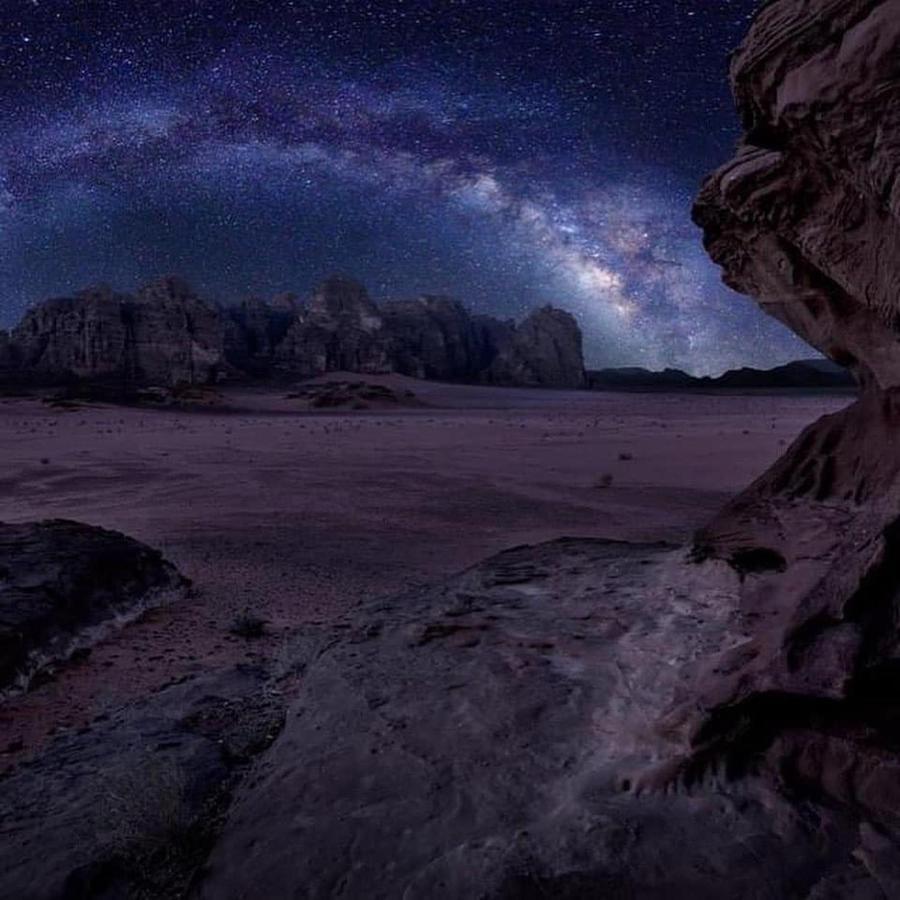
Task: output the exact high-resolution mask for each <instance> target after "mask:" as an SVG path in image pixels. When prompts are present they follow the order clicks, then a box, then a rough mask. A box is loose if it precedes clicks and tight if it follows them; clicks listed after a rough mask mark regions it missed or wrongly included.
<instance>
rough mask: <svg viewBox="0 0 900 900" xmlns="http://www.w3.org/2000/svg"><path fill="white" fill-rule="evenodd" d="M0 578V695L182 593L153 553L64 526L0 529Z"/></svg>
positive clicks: (113, 536) (99, 532) (98, 532)
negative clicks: (119, 624)
mask: <svg viewBox="0 0 900 900" xmlns="http://www.w3.org/2000/svg"><path fill="white" fill-rule="evenodd" d="M0 576H2V577H0V690H2V689H3V688H7V687H10V686H12V685H14V684H16V683H18V684H20V685H25V684H27V683H28V680H29V678H30V677H31V676H32V675H33V674H34V672H36V671H37V670H38V669H39V668H40V667H41V666H42V665H44V664H46V663H48V662H51V661H54V660H59V659H62V658H64V657H66V656H67V655H69V654H70V653H71V652H72V651H73V650H75V649H77V648H78V647H83V646H85V645H87V644H89V643H90V642H91V641H92V640H95V639H96V638H97V636H98V634H99V633H101V631H102V630H103V629H104V628H108V627H110V626H111V625H114V624H116V623H117V622H121V621H123V620H125V619H129V618H134V617H135V616H137V615H138V614H140V613H141V612H143V611H144V610H145V609H147V608H148V607H150V606H152V605H154V604H158V603H160V602H162V601H164V600H167V599H174V598H176V597H179V596H181V595H182V594H183V593H184V591H185V588H186V586H187V582H186V581H185V580H184V579H183V578H182V577H181V576H180V575H179V574H178V572H177V571H176V570H175V569H174V567H173V566H171V565H170V564H169V563H167V562H166V561H165V560H164V559H163V557H162V554H160V553H159V551H157V550H154V549H152V548H150V547H147V546H146V545H144V544H141V543H139V542H138V541H135V540H132V539H131V538H129V537H126V536H125V535H122V534H119V533H117V532H114V531H106V530H104V529H102V528H95V527H92V526H90V525H82V524H80V523H78V522H68V521H63V520H51V521H45V522H36V523H26V524H16V525H13V524H0Z"/></svg>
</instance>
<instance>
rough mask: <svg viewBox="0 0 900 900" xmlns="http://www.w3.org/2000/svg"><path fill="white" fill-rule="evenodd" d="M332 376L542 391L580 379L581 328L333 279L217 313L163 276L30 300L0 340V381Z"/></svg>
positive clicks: (551, 314)
mask: <svg viewBox="0 0 900 900" xmlns="http://www.w3.org/2000/svg"><path fill="white" fill-rule="evenodd" d="M495 363H496V366H495ZM492 366H495V367H494V368H492ZM334 371H350V372H359V373H379V372H400V373H402V374H405V375H412V376H415V377H418V378H435V379H443V380H447V381H485V380H488V381H495V382H497V383H503V384H528V385H537V386H550V387H580V386H581V385H582V382H583V379H584V363H583V359H582V355H581V333H580V331H579V330H578V326H577V325H576V324H575V321H574V319H572V318H571V316H569V315H568V314H567V313H563V312H561V311H560V310H553V309H551V308H550V307H548V308H546V309H545V310H542V311H540V312H539V313H536V314H535V315H534V316H532V317H530V318H529V319H527V320H526V321H525V322H523V323H522V325H520V326H518V327H517V326H516V325H515V324H514V323H512V322H501V321H500V320H498V319H494V318H492V317H490V316H473V315H471V314H470V313H469V311H468V310H467V309H466V308H465V307H464V306H463V305H462V304H461V303H459V302H457V301H455V300H451V299H449V298H445V297H422V298H420V299H417V300H409V301H392V302H388V303H385V304H383V305H382V306H379V305H378V304H376V303H375V302H374V301H373V300H372V299H371V298H370V297H369V295H368V293H367V291H366V289H365V287H364V286H363V285H361V284H359V283H358V282H356V281H353V280H351V279H348V278H343V277H340V276H335V277H332V278H329V279H327V280H326V281H324V282H323V283H322V284H321V285H320V286H319V287H318V288H317V289H316V290H315V292H314V293H313V295H312V297H311V298H310V300H309V302H308V303H305V304H304V303H301V302H300V301H298V300H297V298H296V297H295V296H294V295H292V294H280V295H278V296H277V297H275V298H274V299H273V300H272V301H271V302H266V301H264V300H259V299H256V298H253V299H249V300H245V301H244V302H242V303H240V304H239V305H236V306H231V307H226V308H219V307H216V306H213V305H210V304H208V303H206V302H204V301H202V300H201V299H199V298H198V297H197V296H196V295H195V294H194V293H193V291H192V290H191V289H190V287H189V286H188V285H187V284H186V283H185V282H183V281H182V280H181V279H178V278H175V277H169V278H163V279H160V280H158V281H156V282H154V283H152V284H150V285H148V286H147V287H145V288H142V289H141V290H140V291H138V293H137V294H136V295H135V296H129V295H126V294H116V293H114V292H113V291H112V290H111V289H109V288H106V287H103V288H96V289H92V290H89V291H83V292H82V293H80V294H77V295H76V296H74V297H66V298H61V299H55V300H48V301H46V302H44V303H41V304H39V305H37V306H35V307H34V308H33V309H31V310H30V311H29V312H28V313H26V315H25V317H24V318H23V319H22V321H21V322H20V324H19V325H18V326H17V327H16V328H15V329H13V331H12V333H11V334H10V335H6V334H5V333H4V334H3V335H0V377H3V378H5V379H6V380H18V381H20V382H25V383H38V384H41V383H44V384H58V383H65V382H67V381H87V382H92V383H104V384H107V385H109V386H112V387H116V386H118V387H120V388H134V387H138V386H142V385H169V386H172V385H176V384H179V383H184V382H186V383H189V384H204V383H212V382H215V381H217V380H219V379H221V378H223V377H228V378H232V379H241V378H248V377H249V378H252V379H281V380H296V379H302V378H310V377H313V376H316V375H321V374H324V373H326V372H334Z"/></svg>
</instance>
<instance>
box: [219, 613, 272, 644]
mask: <svg viewBox="0 0 900 900" xmlns="http://www.w3.org/2000/svg"><path fill="white" fill-rule="evenodd" d="M228 630H229V631H230V632H231V633H232V634H236V635H237V636H238V637H243V638H259V637H262V636H263V635H264V634H265V633H266V620H265V619H261V618H260V617H259V616H254V615H253V614H252V613H249V612H242V613H241V614H240V615H237V616H235V617H234V618H233V619H232V620H231V625H229V626H228Z"/></svg>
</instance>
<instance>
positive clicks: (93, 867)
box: [0, 666, 281, 900]
mask: <svg viewBox="0 0 900 900" xmlns="http://www.w3.org/2000/svg"><path fill="white" fill-rule="evenodd" d="M280 727H281V711H280V708H279V705H278V703H277V702H276V701H275V699H274V697H273V695H271V694H269V693H267V691H266V689H265V684H264V679H263V673H260V672H258V671H256V670H254V669H252V668H250V667H248V666H244V667H242V668H241V669H240V670H237V671H225V672H217V673H213V674H207V675H204V676H201V677H196V678H193V679H190V680H187V681H186V682H184V683H179V684H176V685H172V686H169V687H167V688H165V689H164V690H162V691H160V692H158V693H156V694H154V695H153V696H152V697H149V698H147V699H146V700H145V701H142V702H140V703H137V704H134V705H132V706H127V707H123V708H122V709H118V710H110V711H109V712H107V713H106V714H105V715H102V716H99V717H98V718H97V720H96V721H95V722H94V723H93V724H92V725H91V727H90V728H86V729H81V730H79V731H78V732H74V731H70V732H68V733H62V734H60V735H59V736H58V737H57V738H55V739H54V740H53V742H52V743H51V744H50V746H49V747H48V748H47V749H46V750H45V751H44V752H43V753H41V755H40V756H38V757H37V758H36V759H34V760H32V761H31V762H30V763H29V764H28V765H25V766H19V767H18V768H17V769H16V770H15V771H13V772H12V773H7V774H6V775H5V777H4V778H3V779H0V830H2V832H3V836H4V837H3V840H2V841H0V897H2V898H3V900H69V898H74V897H82V898H101V897H104V898H105V897H144V898H148V900H172V898H175V897H185V896H188V895H189V893H190V884H191V881H192V879H194V878H195V877H196V873H197V870H198V868H199V867H200V866H201V865H202V864H203V861H204V858H205V856H206V854H207V853H208V851H209V847H210V845H211V843H212V842H213V841H214V839H215V834H216V828H217V824H218V816H219V815H220V814H221V812H222V809H223V807H224V806H226V805H227V803H228V796H229V793H230V792H231V791H232V790H233V789H234V787H235V785H236V784H237V783H239V781H240V780H241V778H242V777H243V775H244V773H245V772H246V770H247V765H248V763H249V762H250V761H251V760H252V758H253V757H254V756H255V755H256V754H258V753H259V752H261V751H262V750H263V749H264V748H265V747H266V746H268V744H269V743H271V741H272V740H273V738H274V737H275V735H276V734H277V733H278V730H279V729H280Z"/></svg>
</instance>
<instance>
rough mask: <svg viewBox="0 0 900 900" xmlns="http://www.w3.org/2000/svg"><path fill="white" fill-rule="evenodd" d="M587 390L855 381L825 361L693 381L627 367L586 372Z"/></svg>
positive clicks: (851, 385) (828, 385) (848, 384)
mask: <svg viewBox="0 0 900 900" xmlns="http://www.w3.org/2000/svg"><path fill="white" fill-rule="evenodd" d="M587 381H588V387H590V388H591V389H592V390H598V391H603V390H607V391H610V390H611V391H614V390H660V391H673V390H674V391H683V390H702V391H708V390H720V389H721V390H747V389H750V390H755V389H760V390H771V389H779V388H803V389H809V388H822V389H831V390H835V389H837V390H843V389H855V388H856V386H857V382H856V379H855V378H854V377H853V376H852V375H851V374H850V372H849V371H848V370H847V369H845V368H844V367H843V366H840V365H838V364H837V363H833V362H831V360H827V359H798V360H796V361H795V362H790V363H786V364H785V365H783V366H775V368H773V369H752V368H749V367H746V366H745V367H743V368H740V369H729V370H728V371H727V372H724V373H723V374H722V375H719V376H717V377H715V378H711V377H709V376H703V377H696V376H694V375H689V374H688V373H687V372H683V371H681V369H663V370H662V371H658V372H654V371H651V370H649V369H641V368H636V367H626V368H620V369H595V370H591V371H588V372H587Z"/></svg>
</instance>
